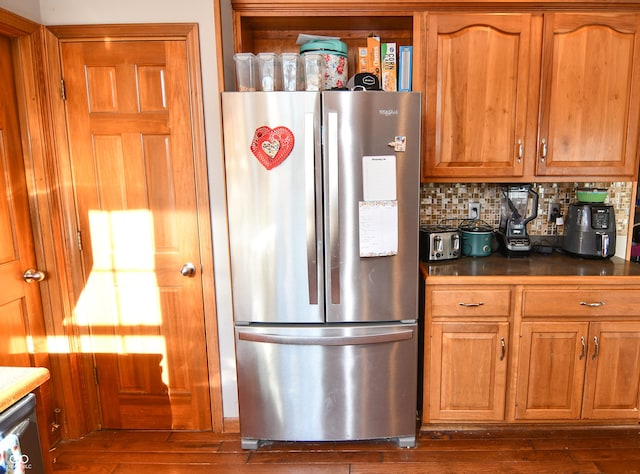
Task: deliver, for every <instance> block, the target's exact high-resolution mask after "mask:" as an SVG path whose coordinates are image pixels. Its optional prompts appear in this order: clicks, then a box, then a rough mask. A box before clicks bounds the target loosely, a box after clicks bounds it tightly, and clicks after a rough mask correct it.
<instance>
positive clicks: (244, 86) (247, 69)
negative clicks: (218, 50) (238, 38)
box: [233, 53, 258, 92]
mask: <svg viewBox="0 0 640 474" xmlns="http://www.w3.org/2000/svg"><path fill="white" fill-rule="evenodd" d="M233 60H234V62H235V63H236V90H237V91H238V92H253V91H255V90H256V87H257V84H256V83H257V76H258V63H257V58H256V56H255V55H254V54H253V53H237V54H234V55H233Z"/></svg>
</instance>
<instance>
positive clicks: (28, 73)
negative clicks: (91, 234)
mask: <svg viewBox="0 0 640 474" xmlns="http://www.w3.org/2000/svg"><path fill="white" fill-rule="evenodd" d="M0 35H3V36H5V37H8V38H10V39H11V41H12V49H13V58H14V72H15V76H16V81H15V82H16V95H17V97H16V100H17V103H18V113H19V127H20V134H21V141H22V154H23V162H24V167H25V177H26V181H27V189H28V193H29V210H30V214H31V227H32V231H33V238H34V246H35V252H36V262H37V265H38V268H41V269H44V270H46V273H47V278H46V280H45V281H43V282H41V283H40V284H39V286H40V293H41V299H42V307H43V317H44V324H45V330H46V333H47V337H48V339H49V341H48V345H49V347H50V349H49V352H50V356H51V357H49V361H48V364H49V367H47V368H48V369H49V370H50V373H51V379H50V384H51V391H50V393H51V398H50V399H48V400H46V401H45V403H44V405H45V406H41V407H37V409H38V412H39V413H38V414H39V416H40V415H41V414H42V415H43V416H44V421H45V423H41V424H43V425H44V426H45V432H46V433H47V434H48V438H49V439H48V441H49V443H50V444H53V443H55V442H56V441H57V440H59V439H61V438H70V437H79V436H80V435H81V434H84V433H86V432H87V431H88V427H87V426H86V424H85V423H84V420H83V419H82V417H80V416H79V412H78V410H77V409H76V408H74V407H77V406H78V400H77V399H78V398H79V396H78V394H80V393H81V386H80V383H79V382H80V380H79V378H78V377H77V371H78V364H77V358H76V357H75V356H74V354H72V353H70V352H69V351H64V350H55V349H54V350H53V352H52V349H51V347H56V346H57V347H58V348H60V347H63V346H64V341H65V340H66V339H67V337H68V334H69V333H68V331H69V328H68V327H66V326H65V324H64V315H65V314H68V311H67V308H68V306H67V303H68V297H67V286H66V285H67V273H66V271H65V268H66V267H65V265H64V260H63V253H62V252H61V250H62V245H61V243H62V241H63V232H62V227H61V220H60V219H59V217H60V213H59V199H58V198H59V195H58V192H57V186H56V176H55V170H54V167H53V166H52V165H53V164H54V161H53V160H54V158H53V153H52V148H51V145H52V142H51V140H50V136H49V127H48V107H47V89H46V87H45V81H44V64H43V61H42V59H43V49H42V38H43V27H42V25H39V24H38V23H35V22H32V21H30V20H27V19H25V18H23V17H21V16H19V15H16V14H14V13H11V12H9V11H7V10H4V9H0ZM35 364H37V365H43V361H40V360H35ZM54 409H55V410H56V412H58V409H59V412H58V414H57V415H55V416H54V414H53V410H54ZM42 410H45V411H44V412H43V413H41V411H42ZM50 426H51V429H49V427H50ZM46 442H47V441H46V440H43V443H46Z"/></svg>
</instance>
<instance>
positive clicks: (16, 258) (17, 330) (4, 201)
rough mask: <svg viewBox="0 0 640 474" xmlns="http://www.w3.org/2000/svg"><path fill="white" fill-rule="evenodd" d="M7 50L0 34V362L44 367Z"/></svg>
mask: <svg viewBox="0 0 640 474" xmlns="http://www.w3.org/2000/svg"><path fill="white" fill-rule="evenodd" d="M11 51H12V48H11V42H10V40H9V39H8V38H6V37H4V36H0V71H2V74H0V104H1V106H0V179H1V180H2V185H0V327H1V328H2V336H1V337H0V365H8V366H19V367H29V366H32V365H34V366H35V365H38V366H44V367H48V356H47V351H46V347H45V346H46V340H45V337H44V334H45V330H44V320H43V316H42V304H41V301H40V291H39V289H38V283H37V281H36V280H31V283H27V281H25V279H24V278H23V274H24V273H25V271H26V270H28V269H33V270H36V258H35V250H34V244H33V234H32V230H31V221H30V216H29V201H28V194H27V184H26V181H25V174H24V163H23V154H22V145H21V140H20V129H19V123H20V121H19V119H18V109H17V103H16V88H15V83H14V75H13V59H12V53H11ZM43 276H44V274H43Z"/></svg>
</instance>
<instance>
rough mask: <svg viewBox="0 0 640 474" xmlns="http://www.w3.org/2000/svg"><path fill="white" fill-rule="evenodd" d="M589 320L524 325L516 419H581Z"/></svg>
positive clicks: (522, 326)
mask: <svg viewBox="0 0 640 474" xmlns="http://www.w3.org/2000/svg"><path fill="white" fill-rule="evenodd" d="M588 331H589V323H587V322H575V323H573V322H568V323H556V322H524V323H522V325H521V332H520V335H521V340H520V354H519V362H518V381H517V388H516V418H517V419H520V420H577V419H579V418H580V413H581V405H582V390H583V385H584V371H585V364H586V360H587V347H586V346H587V336H588Z"/></svg>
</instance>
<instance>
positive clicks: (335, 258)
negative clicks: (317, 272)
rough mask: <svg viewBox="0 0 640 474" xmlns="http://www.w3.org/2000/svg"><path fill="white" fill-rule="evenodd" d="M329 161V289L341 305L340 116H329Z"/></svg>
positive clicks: (335, 302)
mask: <svg viewBox="0 0 640 474" xmlns="http://www.w3.org/2000/svg"><path fill="white" fill-rule="evenodd" d="M327 158H328V161H329V201H328V203H329V270H330V272H329V275H330V276H329V288H328V289H327V291H329V292H330V294H331V303H332V304H340V213H339V198H340V196H339V178H340V177H339V173H338V114H337V113H336V112H329V113H328V114H327Z"/></svg>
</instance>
